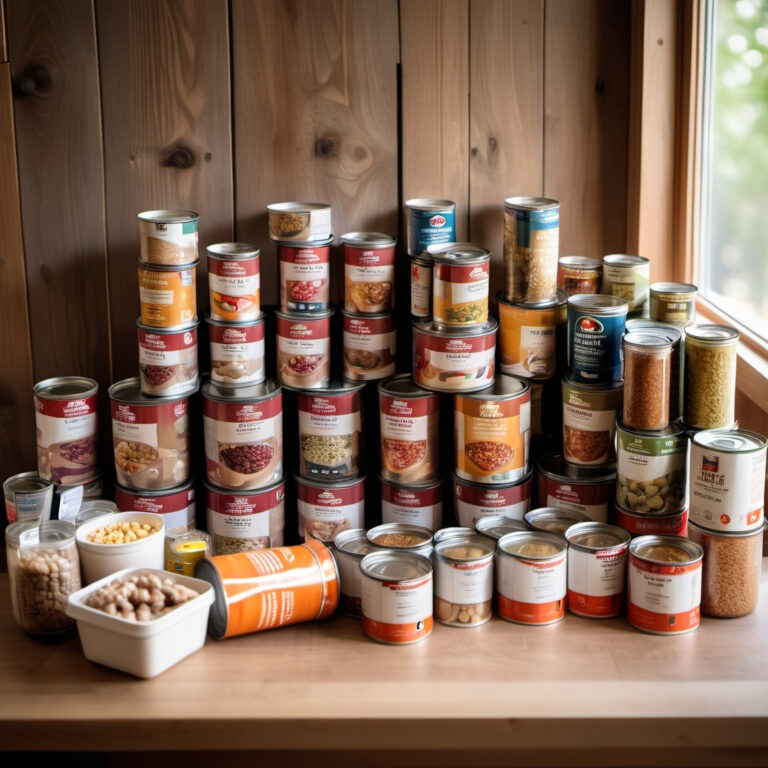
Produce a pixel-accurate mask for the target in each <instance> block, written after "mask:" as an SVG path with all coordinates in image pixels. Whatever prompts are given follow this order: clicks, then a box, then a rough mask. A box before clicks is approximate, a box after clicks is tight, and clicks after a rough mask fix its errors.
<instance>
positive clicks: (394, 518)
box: [381, 499, 443, 531]
mask: <svg viewBox="0 0 768 768" xmlns="http://www.w3.org/2000/svg"><path fill="white" fill-rule="evenodd" d="M381 521H382V523H408V524H409V525H420V526H422V527H423V528H429V530H430V531H436V530H437V529H438V528H439V527H440V524H441V523H442V521H443V505H442V502H440V503H438V504H431V505H429V506H425V507H405V506H403V505H401V504H393V503H392V502H391V501H387V500H386V499H382V501H381Z"/></svg>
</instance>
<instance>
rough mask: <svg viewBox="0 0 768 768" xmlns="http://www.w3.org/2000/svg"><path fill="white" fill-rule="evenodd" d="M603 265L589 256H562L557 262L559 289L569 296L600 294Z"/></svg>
mask: <svg viewBox="0 0 768 768" xmlns="http://www.w3.org/2000/svg"><path fill="white" fill-rule="evenodd" d="M602 277H603V263H602V262H601V261H599V260H598V259H590V258H589V256H561V257H560V259H559V260H558V262H557V287H558V288H559V289H560V290H561V291H564V292H565V294H566V295H567V296H575V295H576V294H577V293H600V285H601V283H602Z"/></svg>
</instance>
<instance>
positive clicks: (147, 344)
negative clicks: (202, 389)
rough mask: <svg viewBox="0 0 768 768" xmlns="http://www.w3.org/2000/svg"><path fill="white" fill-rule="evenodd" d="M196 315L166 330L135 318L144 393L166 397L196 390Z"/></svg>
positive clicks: (140, 378) (140, 374)
mask: <svg viewBox="0 0 768 768" xmlns="http://www.w3.org/2000/svg"><path fill="white" fill-rule="evenodd" d="M197 324H198V323H197V318H195V319H194V321H193V323H192V324H191V325H190V326H189V327H187V328H181V329H180V330H178V331H169V330H165V329H164V328H151V327H150V326H148V325H144V324H143V323H142V322H141V318H139V319H138V320H137V321H136V325H137V327H138V335H139V381H140V382H141V391H142V392H143V393H144V394H145V395H154V396H156V397H167V396H169V395H186V394H190V393H192V392H196V391H197V386H198V378H197Z"/></svg>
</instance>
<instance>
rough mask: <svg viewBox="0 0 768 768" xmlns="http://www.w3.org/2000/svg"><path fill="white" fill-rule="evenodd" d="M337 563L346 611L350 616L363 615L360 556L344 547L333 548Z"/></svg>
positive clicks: (343, 605)
mask: <svg viewBox="0 0 768 768" xmlns="http://www.w3.org/2000/svg"><path fill="white" fill-rule="evenodd" d="M333 553H334V557H335V558H336V565H338V567H339V581H340V582H341V603H342V606H341V607H342V609H343V611H344V613H346V614H347V615H348V616H355V617H360V616H362V615H363V609H362V594H363V588H362V584H361V574H360V560H361V558H360V557H359V556H355V555H351V554H349V553H348V552H345V551H344V550H343V549H336V548H335V547H334V549H333Z"/></svg>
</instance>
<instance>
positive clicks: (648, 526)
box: [611, 503, 688, 536]
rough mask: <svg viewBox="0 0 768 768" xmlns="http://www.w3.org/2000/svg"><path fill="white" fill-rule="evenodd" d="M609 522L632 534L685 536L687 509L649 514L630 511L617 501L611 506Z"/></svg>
mask: <svg viewBox="0 0 768 768" xmlns="http://www.w3.org/2000/svg"><path fill="white" fill-rule="evenodd" d="M611 522H612V523H613V524H614V525H618V526H619V528H623V529H624V530H625V531H629V532H630V533H631V534H632V536H645V535H649V534H653V535H659V536H667V535H669V536H685V535H686V532H687V530H688V509H687V508H686V509H682V510H680V511H679V512H669V513H667V514H663V515H649V514H646V513H643V512H632V511H630V510H628V509H626V507H622V506H621V504H618V503H617V504H616V505H615V506H614V508H613V514H612V515H611Z"/></svg>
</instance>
